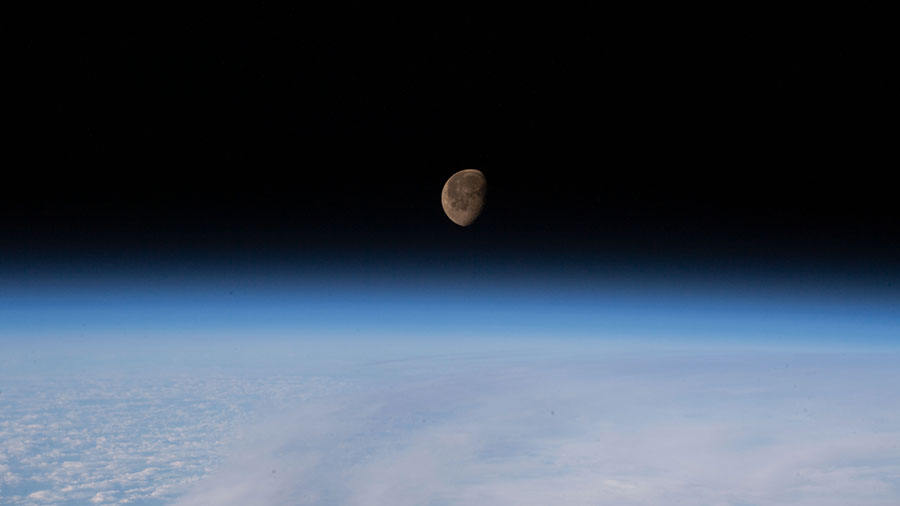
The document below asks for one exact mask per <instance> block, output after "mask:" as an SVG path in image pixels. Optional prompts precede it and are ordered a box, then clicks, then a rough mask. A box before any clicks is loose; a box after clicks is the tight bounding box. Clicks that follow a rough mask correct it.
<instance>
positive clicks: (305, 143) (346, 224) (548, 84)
mask: <svg viewBox="0 0 900 506" xmlns="http://www.w3.org/2000/svg"><path fill="white" fill-rule="evenodd" d="M376 14H378V16H376ZM413 14H417V15H418V19H417V20H407V18H406V17H405V16H404V15H403V13H400V12H396V13H384V12H379V13H374V12H362V9H361V8H358V7H353V6H349V7H347V8H346V9H345V11H344V12H341V13H339V14H338V15H337V16H328V17H327V18H324V17H321V15H319V14H313V13H309V12H304V11H302V10H299V9H292V10H284V11H276V10H265V9H258V10H255V11H252V12H246V11H232V12H218V11H217V12H215V13H209V12H206V13H184V12H157V13H153V14H152V15H151V14H149V13H134V12H129V13H124V12H122V13H109V12H103V13H84V12H79V13H78V16H77V17H75V18H72V20H71V21H70V22H65V20H63V25H65V29H64V30H56V29H48V28H47V27H43V28H44V29H43V30H37V31H32V32H31V33H30V35H25V36H23V38H22V39H21V40H20V41H19V43H18V44H17V46H16V50H17V53H18V54H17V58H16V59H15V61H16V63H15V65H16V67H15V68H16V72H14V73H12V74H11V75H13V77H12V79H14V80H15V81H16V84H18V85H19V86H18V87H17V93H16V94H15V95H14V96H13V97H12V98H11V101H12V102H14V103H13V107H14V109H15V110H16V114H15V116H14V123H15V124H14V127H15V130H16V134H15V136H14V137H13V138H12V140H13V143H14V144H15V148H14V152H15V156H13V157H12V158H11V161H12V163H7V164H5V165H6V166H7V168H6V175H5V176H4V177H5V180H6V182H5V183H4V185H3V190H2V191H3V199H2V202H0V246H2V248H3V250H4V256H5V257H6V258H7V259H10V258H14V259H17V260H18V261H20V262H21V261H25V262H27V261H29V259H39V258H50V257H53V258H55V259H57V260H60V259H62V260H65V259H66V258H68V257H70V256H71V257H75V256H79V255H80V256H86V257H91V256H98V257H103V256H120V257H123V258H127V257H129V256H141V255H143V256H156V257H158V258H160V259H163V260H164V259H166V258H168V257H172V258H175V257H179V256H191V255H196V256H203V255H212V256H215V255H217V254H221V255H228V254H233V253H235V252H239V254H241V255H244V256H246V257H248V258H253V257H254V255H259V256H260V257H264V256H272V255H275V256H282V257H286V258H298V259H302V258H303V257H305V256H310V255H318V256H322V255H325V256H328V255H336V256H340V255H349V256H354V255H355V256H363V257H364V256H366V255H386V256H391V255H395V256H396V255H398V254H400V255H401V256H402V255H408V256H411V257H415V256H417V255H418V256H429V255H439V256H440V255H446V256H447V257H448V258H449V257H452V256H453V255H454V254H457V253H458V252H461V251H467V252H470V253H471V252H473V251H474V252H475V253H476V254H478V253H484V254H485V255H489V256H491V257H492V258H494V259H496V260H497V261H502V259H503V258H505V257H516V256H519V257H522V256H524V257H528V256H534V257H535V258H538V257H540V258H543V259H549V260H548V261H551V262H552V261H560V262H565V261H567V260H566V259H567V258H571V257H573V256H576V257H579V258H595V257H596V258H602V257H604V256H610V255H612V256H621V257H625V258H627V257H629V255H632V256H633V257H634V258H636V259H641V261H648V262H657V261H659V262H675V263H677V262H695V263H698V264H702V263H704V262H715V261H721V259H723V258H728V259H738V260H736V261H738V262H741V261H743V262H747V263H754V262H755V263H762V264H766V263H772V264H780V265H783V266H788V268H790V266H792V265H796V266H799V265H803V264H810V263H814V264H817V265H819V264H821V265H825V266H826V267H828V266H831V267H834V268H835V269H837V268H851V269H853V268H860V269H866V270H870V271H871V270H873V269H874V270H876V271H877V270H878V269H884V270H885V272H888V271H889V270H890V269H893V270H894V271H892V272H896V270H897V269H898V258H900V204H898V199H897V197H896V188H895V187H894V186H893V185H892V184H891V183H890V178H889V175H890V172H891V171H894V170H895V168H894V166H895V165H896V163H893V162H891V160H892V159H895V158H896V157H895V156H894V155H893V154H891V152H890V146H889V143H890V142H891V140H892V139H891V138H890V137H889V131H888V129H887V128H886V124H887V123H888V121H889V120H891V117H890V113H889V105H888V104H889V103H890V101H889V98H890V95H891V93H892V92H893V91H895V90H894V87H893V84H892V83H891V82H889V79H888V75H889V74H890V72H889V69H888V68H887V67H886V65H885V63H886V60H885V59H884V57H885V55H886V53H887V49H886V46H885V43H886V39H887V33H886V32H882V31H879V29H878V28H877V27H876V26H875V24H874V23H873V24H872V25H871V26H869V18H868V17H867V16H866V15H863V16H842V15H841V13H832V14H834V15H833V16H830V17H828V20H827V22H826V21H824V20H823V19H819V18H812V17H802V16H801V17H797V18H793V17H792V18H791V19H790V20H788V19H782V18H781V17H779V16H762V17H763V18H765V19H767V20H768V21H769V23H765V24H761V23H758V22H756V21H750V20H749V19H744V18H743V17H742V15H740V13H733V12H732V13H724V12H723V13H718V14H717V13H703V15H702V16H701V15H700V14H699V13H685V12H673V13H632V14H630V15H629V16H626V17H622V15H621V14H619V13H616V14H613V13H608V12H572V13H561V12H559V13H542V12H531V13H528V14H527V15H518V14H516V15H513V14H509V13H486V12H483V11H473V12H472V13H459V12H457V13H453V14H454V15H453V16H452V21H451V20H450V19H447V16H445V14H448V15H449V13H442V12H436V11H435V12H427V13H426V12H418V13H413ZM461 14H462V15H461ZM755 19H756V18H754V20H755ZM457 20H458V21H457ZM464 168H477V169H481V170H482V171H484V172H485V174H486V175H487V177H488V183H489V196H488V199H489V200H488V205H487V207H486V210H485V213H484V215H483V216H482V217H481V219H480V220H479V221H478V222H476V224H475V225H473V226H472V227H470V228H469V229H465V230H463V229H459V228H458V227H456V226H454V225H453V224H452V223H450V222H449V220H447V219H446V217H444V216H443V214H442V211H441V208H440V200H439V194H440V189H441V186H442V184H443V182H444V180H445V179H446V178H447V177H448V176H449V175H450V174H452V173H453V172H455V171H457V170H460V169H464ZM401 253H402V254H401ZM554 259H555V260H554Z"/></svg>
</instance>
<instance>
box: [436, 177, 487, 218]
mask: <svg viewBox="0 0 900 506" xmlns="http://www.w3.org/2000/svg"><path fill="white" fill-rule="evenodd" d="M486 193H487V180H486V179H485V178H484V174H482V173H481V171H480V170H475V169H465V170H461V171H459V172H457V173H456V174H453V175H452V176H450V179H448V180H447V182H446V183H444V190H443V191H442V192H441V205H442V206H444V212H445V213H447V217H448V218H450V220H451V221H453V223H456V224H457V225H459V226H461V227H467V226H469V225H471V224H472V222H473V221H475V219H476V218H478V215H480V214H481V210H482V209H484V197H485V194H486Z"/></svg>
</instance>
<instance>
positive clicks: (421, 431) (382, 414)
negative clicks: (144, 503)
mask: <svg viewBox="0 0 900 506" xmlns="http://www.w3.org/2000/svg"><path fill="white" fill-rule="evenodd" d="M896 358H897V357H880V358H879V357H870V356H863V355H858V356H855V355H799V354H769V355H767V354H757V355H753V356H741V355H739V354H731V355H712V354H709V355H690V356H688V355H682V356H677V355H670V356H664V355H661V354H658V355H649V354H640V355H627V354H619V355H616V356H595V357H588V356H571V357H568V358H561V357H559V356H557V357H555V358H548V359H546V360H537V359H530V360H520V361H518V362H516V361H502V362H501V361H499V360H498V361H484V360H480V361H471V362H460V361H448V362H445V363H442V362H440V361H436V362H433V363H431V364H429V363H424V362H418V363H416V364H414V367H407V366H403V368H398V367H397V366H396V365H394V366H385V365H382V366H378V368H374V369H371V370H364V371H361V374H362V375H363V376H364V377H365V380H364V381H360V384H361V385H366V386H365V387H360V388H358V389H355V390H349V389H348V390H347V391H345V392H344V393H341V394H335V395H332V396H328V397H323V398H319V399H317V400H310V401H307V402H304V403H303V404H302V405H301V406H300V407H299V408H298V409H297V410H296V411H295V412H293V413H291V414H290V415H283V416H277V417H272V418H271V419H270V420H268V421H267V422H266V423H262V424H259V425H258V426H256V427H255V428H254V429H253V430H251V431H250V432H248V433H247V434H245V435H244V437H243V438H241V439H240V440H239V441H236V442H235V443H234V445H233V448H232V449H231V456H230V459H229V461H228V462H227V464H226V465H225V466H224V467H223V468H221V469H220V470H219V471H217V472H214V473H213V474H212V475H211V476H209V477H207V478H205V479H202V480H200V481H199V482H198V483H197V484H196V485H195V486H194V487H193V488H192V489H191V490H190V491H189V492H188V493H186V494H185V495H184V496H183V497H182V498H181V499H180V500H178V501H176V503H175V504H176V505H177V506H194V505H201V504H203V505H205V504H217V505H223V506H227V505H232V504H233V505H238V504H256V505H261V506H265V505H270V504H271V505H274V504H288V503H289V504H300V505H302V504H310V505H313V504H315V505H319V506H328V505H347V506H369V505H373V506H374V505H386V504H390V505H392V506H407V505H409V506H414V505H422V504H435V505H471V504H493V505H507V504H508V505H521V506H528V505H535V506H538V505H540V506H546V505H552V504H566V505H572V506H578V505H596V504H618V505H657V504H659V505H662V504H709V505H739V504H754V505H767V504H771V505H775V504H777V505H796V506H813V505H815V506H829V505H835V506H837V505H846V504H854V505H860V506H876V505H893V504H897V500H898V498H900V450H898V446H897V445H898V443H900V394H898V392H897V391H896V388H894V387H893V386H892V385H896V384H900V371H898V370H897V369H896V367H895V364H896V363H897V362H896ZM473 364H479V365H473Z"/></svg>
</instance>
